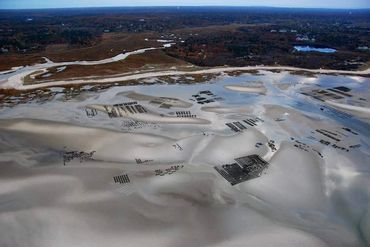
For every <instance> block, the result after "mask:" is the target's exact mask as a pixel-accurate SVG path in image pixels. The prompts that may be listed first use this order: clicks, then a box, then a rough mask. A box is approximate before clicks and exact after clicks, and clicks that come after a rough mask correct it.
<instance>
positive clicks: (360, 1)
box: [0, 0, 370, 9]
mask: <svg viewBox="0 0 370 247" xmlns="http://www.w3.org/2000/svg"><path fill="white" fill-rule="evenodd" d="M217 5H221V6H271V7H302V8H354V9H356V8H370V0H46V1H45V0H0V9H29V8H69V7H103V6H106V7H108V6H217Z"/></svg>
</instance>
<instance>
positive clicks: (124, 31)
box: [0, 7, 370, 70]
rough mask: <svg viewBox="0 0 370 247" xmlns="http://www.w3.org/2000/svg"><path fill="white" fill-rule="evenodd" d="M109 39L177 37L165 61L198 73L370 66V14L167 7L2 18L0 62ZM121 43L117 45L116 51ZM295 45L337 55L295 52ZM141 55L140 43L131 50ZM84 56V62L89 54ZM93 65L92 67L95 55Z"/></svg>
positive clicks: (17, 13)
mask: <svg viewBox="0 0 370 247" xmlns="http://www.w3.org/2000/svg"><path fill="white" fill-rule="evenodd" d="M108 33H109V34H110V35H111V36H110V41H111V40H114V37H116V36H114V35H125V37H129V36H132V35H137V34H138V33H139V34H148V35H151V37H153V35H154V37H156V38H160V37H161V36H162V35H163V36H165V37H166V38H169V37H170V36H169V35H170V34H176V36H177V37H181V38H182V39H181V41H182V42H180V40H176V43H177V45H176V46H174V47H172V48H170V49H167V50H166V53H167V54H168V55H170V56H173V57H176V58H180V59H183V60H186V61H187V62H191V63H193V64H196V65H200V66H216V65H232V66H245V65H262V64H263V65H289V66H296V67H304V68H320V67H323V68H330V69H349V70H350V69H360V68H363V67H366V66H367V65H366V63H368V62H369V60H370V52H369V50H368V47H370V38H369V37H370V10H352V11H348V10H310V9H306V10H304V9H280V8H231V7H230V8H225V7H222V8H221V7H218V8H216V7H213V8H206V7H204V8H199V7H198V8H192V7H182V8H180V9H178V8H170V7H168V8H92V9H68V10H66V9H55V10H32V11H31V10H22V11H19V10H18V11H9V10H8V11H0V62H1V63H3V61H14V63H13V64H14V66H17V65H18V66H19V62H17V61H18V60H19V59H18V57H17V56H20V58H21V59H23V61H26V62H27V63H31V62H39V60H40V57H41V56H48V54H47V53H46V54H45V53H44V52H45V51H46V50H47V49H48V47H52V49H51V50H53V51H54V46H58V49H59V50H58V52H59V51H61V52H65V51H68V50H70V49H80V48H87V47H90V48H91V47H92V48H93V47H94V46H99V45H104V44H105V43H104V42H106V39H105V38H104V37H105V35H106V34H108ZM135 37H136V36H135ZM126 41H127V40H126ZM122 42H124V41H122ZM118 43H119V41H117V42H116V43H115V44H114V45H116V46H117V47H119V44H118ZM134 43H135V44H138V43H137V42H134ZM150 45H151V44H149V43H148V44H146V46H150ZM295 45H309V46H313V47H318V48H320V47H329V48H335V49H337V50H338V52H336V53H333V54H320V53H316V52H315V53H312V52H311V53H303V52H296V51H295V50H294V46H295ZM122 47H127V49H128V50H130V44H128V45H127V44H123V43H122ZM144 47H145V43H144V44H143V45H138V47H136V46H135V47H132V49H138V48H144ZM97 50H98V49H97ZM41 53H42V54H41ZM78 53H79V52H78V51H76V52H74V54H78ZM103 53H106V52H105V51H104V52H103ZM24 55H27V56H26V57H25V56H24ZM83 55H84V57H83V59H87V60H88V58H89V57H88V56H89V54H86V52H85V53H84V54H83ZM109 55H111V54H109ZM86 56H87V57H86ZM56 57H58V56H56ZM61 57H63V58H64V57H67V58H68V57H69V56H65V55H64V54H62V55H61ZM73 58H74V57H73ZM99 58H100V57H99ZM71 59H72V57H71ZM91 59H92V60H93V59H96V58H95V57H94V54H93V53H92V54H91ZM57 60H59V59H57ZM61 60H64V59H62V58H61ZM9 63H11V62H9ZM4 69H5V67H4Z"/></svg>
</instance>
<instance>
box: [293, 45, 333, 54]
mask: <svg viewBox="0 0 370 247" xmlns="http://www.w3.org/2000/svg"><path fill="white" fill-rule="evenodd" d="M294 49H295V50H296V51H300V52H321V53H335V52H337V50H336V49H333V48H316V47H311V46H294Z"/></svg>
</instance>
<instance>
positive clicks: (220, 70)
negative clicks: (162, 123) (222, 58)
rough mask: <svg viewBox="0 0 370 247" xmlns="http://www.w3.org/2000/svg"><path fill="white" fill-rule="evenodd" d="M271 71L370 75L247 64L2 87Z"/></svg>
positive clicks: (15, 86)
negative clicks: (243, 65) (244, 65)
mask: <svg viewBox="0 0 370 247" xmlns="http://www.w3.org/2000/svg"><path fill="white" fill-rule="evenodd" d="M255 70H259V71H271V70H283V71H287V72H299V71H302V72H310V73H314V74H339V75H354V76H356V75H357V76H367V75H370V69H366V70H360V71H346V70H328V69H303V68H296V67H286V66H247V67H217V68H209V69H201V70H196V71H178V70H177V71H174V70H171V71H168V70H167V71H159V72H148V73H139V74H137V73H135V74H131V75H125V76H121V77H107V78H100V79H92V78H89V79H75V80H68V81H63V80H62V81H53V82H46V83H40V84H32V85H24V84H23V83H22V82H21V83H20V81H17V82H14V81H13V82H12V81H7V82H5V83H4V84H3V85H1V86H0V89H15V90H19V91H27V90H34V89H40V88H48V87H55V86H67V85H81V84H85V85H88V84H109V83H117V82H122V81H131V80H142V79H148V78H153V77H161V76H178V75H199V74H217V73H225V72H235V71H241V72H244V71H245V72H248V71H255Z"/></svg>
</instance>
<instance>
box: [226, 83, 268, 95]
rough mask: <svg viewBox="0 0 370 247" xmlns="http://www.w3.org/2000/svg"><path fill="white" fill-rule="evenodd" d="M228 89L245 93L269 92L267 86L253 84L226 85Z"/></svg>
mask: <svg viewBox="0 0 370 247" xmlns="http://www.w3.org/2000/svg"><path fill="white" fill-rule="evenodd" d="M225 88H226V89H229V90H232V91H237V92H243V93H258V94H265V93H266V92H267V90H266V88H265V86H263V85H258V86H257V85H251V86H247V85H245V86H240V85H228V86H225Z"/></svg>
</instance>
